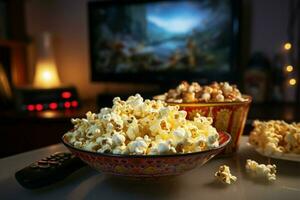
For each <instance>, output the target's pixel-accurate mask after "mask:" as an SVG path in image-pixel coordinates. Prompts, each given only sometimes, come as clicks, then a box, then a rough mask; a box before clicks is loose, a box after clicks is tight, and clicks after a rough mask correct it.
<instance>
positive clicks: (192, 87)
mask: <svg viewBox="0 0 300 200" xmlns="http://www.w3.org/2000/svg"><path fill="white" fill-rule="evenodd" d="M156 98H157V99H159V100H162V101H166V102H170V103H197V102H232V101H247V100H248V99H247V98H244V97H243V96H242V94H241V92H240V91H239V89H238V88H237V87H236V86H235V85H230V84H229V83H228V82H221V83H217V82H213V83H212V84H210V85H205V86H201V85H199V84H198V83H196V82H193V83H191V84H189V83H188V82H186V81H183V82H182V83H181V84H180V85H178V86H177V88H176V89H170V90H169V91H168V92H167V93H165V94H163V95H159V96H156Z"/></svg>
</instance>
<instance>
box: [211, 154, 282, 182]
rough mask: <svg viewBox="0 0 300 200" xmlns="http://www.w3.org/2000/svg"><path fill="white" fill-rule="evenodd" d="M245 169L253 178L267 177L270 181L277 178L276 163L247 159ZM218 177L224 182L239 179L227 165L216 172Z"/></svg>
mask: <svg viewBox="0 0 300 200" xmlns="http://www.w3.org/2000/svg"><path fill="white" fill-rule="evenodd" d="M245 169H246V172H247V174H249V175H251V176H252V177H253V178H259V179H266V180H268V181H275V180H276V172H277V171H276V165H274V164H272V165H270V164H269V165H265V164H259V163H257V162H256V161H254V160H251V159H247V161H246V165H245ZM215 177H216V179H217V180H218V181H219V182H221V183H224V184H228V185H230V184H232V183H234V182H236V181H237V177H236V176H233V175H232V174H231V171H230V168H229V166H227V165H221V166H220V167H219V169H218V171H216V172H215Z"/></svg>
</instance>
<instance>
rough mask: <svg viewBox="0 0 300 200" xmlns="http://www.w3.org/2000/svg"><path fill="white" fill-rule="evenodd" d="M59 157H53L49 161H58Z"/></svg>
mask: <svg viewBox="0 0 300 200" xmlns="http://www.w3.org/2000/svg"><path fill="white" fill-rule="evenodd" d="M58 160H59V159H58V158H51V159H49V161H58Z"/></svg>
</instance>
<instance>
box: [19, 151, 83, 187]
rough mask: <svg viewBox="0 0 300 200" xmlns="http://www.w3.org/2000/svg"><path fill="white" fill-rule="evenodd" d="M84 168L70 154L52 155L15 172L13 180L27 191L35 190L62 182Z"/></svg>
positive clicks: (79, 161)
mask: <svg viewBox="0 0 300 200" xmlns="http://www.w3.org/2000/svg"><path fill="white" fill-rule="evenodd" d="M84 166H86V164H85V163H84V162H82V161H81V160H80V159H79V158H77V157H75V156H74V155H73V154H71V153H63V152H59V153H54V154H52V155H50V156H48V157H46V158H43V159H41V160H39V161H36V162H34V163H32V164H31V165H29V166H27V167H25V168H24V169H22V170H20V171H18V172H16V174H15V178H16V179H17V181H18V182H19V183H20V184H21V185H22V186H23V187H25V188H27V189H37V188H41V187H44V186H48V185H50V184H53V183H55V182H57V181H60V180H63V179H64V178H66V177H67V176H69V175H70V174H72V173H73V172H75V171H77V170H78V169H80V168H82V167H84Z"/></svg>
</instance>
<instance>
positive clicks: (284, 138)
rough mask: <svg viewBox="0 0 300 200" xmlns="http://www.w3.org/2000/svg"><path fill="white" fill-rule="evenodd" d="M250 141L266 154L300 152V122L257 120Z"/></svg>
mask: <svg viewBox="0 0 300 200" xmlns="http://www.w3.org/2000/svg"><path fill="white" fill-rule="evenodd" d="M253 126H254V129H253V130H252V131H251V133H250V136H249V143H250V144H251V145H253V146H254V147H255V148H257V150H259V151H262V152H264V153H265V154H266V155H271V154H283V153H295V154H300V123H292V124H288V123H286V122H284V121H279V120H271V121H267V122H263V121H258V120H255V121H254V122H253Z"/></svg>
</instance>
